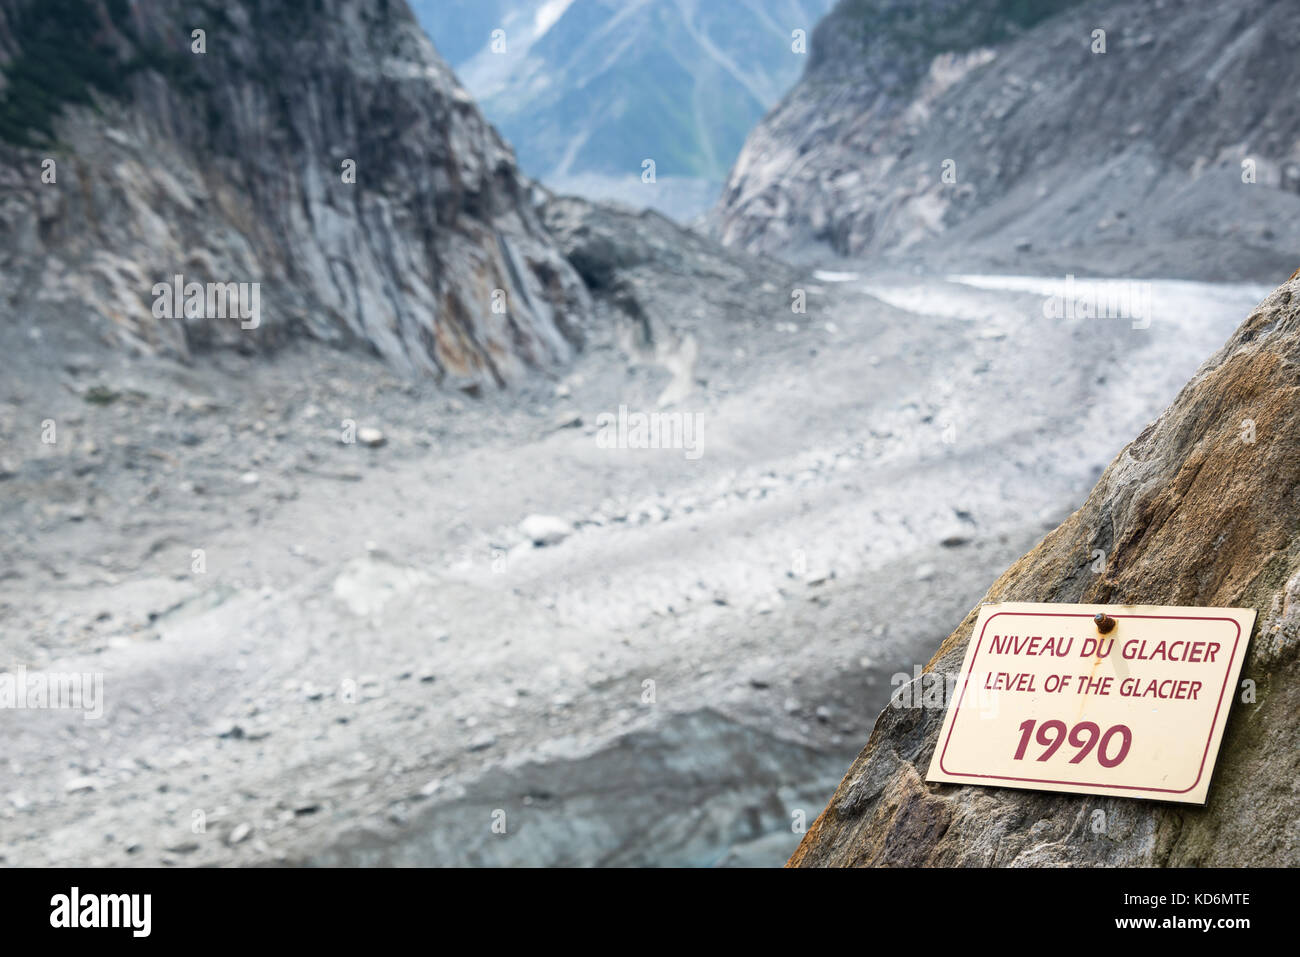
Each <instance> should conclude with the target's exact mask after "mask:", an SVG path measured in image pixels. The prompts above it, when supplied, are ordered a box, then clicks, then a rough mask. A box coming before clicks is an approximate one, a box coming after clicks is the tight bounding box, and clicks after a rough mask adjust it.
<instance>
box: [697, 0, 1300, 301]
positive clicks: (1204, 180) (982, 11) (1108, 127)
mask: <svg viewBox="0 0 1300 957" xmlns="http://www.w3.org/2000/svg"><path fill="white" fill-rule="evenodd" d="M1295 12H1296V11H1295V6H1294V4H1291V3H1285V2H1278V0H1243V2H1241V3H1234V4H1232V5H1231V6H1230V7H1227V8H1225V7H1224V6H1223V5H1222V4H1219V3H1214V2H1211V0H1179V2H1171V0H1163V2H1161V0H1157V2H1149V0H1142V2H1137V0H1093V2H1078V0H1055V2H1050V3H1021V2H1006V0H926V2H923V3H916V2H914V0H842V2H840V3H839V4H838V5H837V6H836V7H835V9H834V10H833V11H832V12H831V14H830V15H828V16H827V17H826V19H825V20H823V21H822V23H821V24H820V25H819V26H818V28H817V30H816V32H815V34H814V36H813V44H812V50H811V55H810V57H809V63H808V69H807V71H806V72H805V75H804V77H803V79H802V80H801V81H800V83H799V84H798V85H797V86H796V88H795V89H794V90H792V91H791V92H790V93H789V94H788V95H787V96H786V97H785V98H784V100H782V102H781V103H780V105H779V106H777V108H776V109H774V110H773V111H772V113H771V114H769V115H768V117H767V118H766V119H765V120H764V121H763V122H762V124H761V125H760V126H759V127H758V128H756V129H755V130H754V132H753V133H752V134H751V135H750V137H749V139H748V141H747V142H746V145H745V148H744V150H743V151H742V153H741V156H740V158H739V159H738V161H737V163H736V165H735V168H734V169H733V170H732V172H731V175H730V178H729V180H728V182H727V185H726V188H725V190H724V192H723V196H722V198H721V200H720V202H719V205H718V207H717V209H716V210H715V212H714V226H715V227H716V229H717V232H718V234H719V235H720V236H721V237H722V238H723V240H724V241H725V242H727V243H730V244H737V245H740V246H743V247H746V248H750V249H762V250H768V251H775V250H778V249H785V250H787V251H792V252H797V251H799V250H804V251H808V250H813V251H814V252H815V251H816V250H817V249H820V250H821V252H822V253H823V254H824V253H825V252H826V251H828V247H829V250H831V251H834V252H836V253H839V254H841V255H844V256H850V257H861V256H866V255H871V256H891V255H893V256H898V257H899V258H902V259H906V260H908V261H914V260H915V259H916V257H918V256H920V255H923V254H924V253H925V252H926V251H930V252H933V253H935V254H937V255H938V256H940V257H942V258H943V259H944V260H945V262H948V263H953V264H960V263H961V262H962V261H963V260H971V261H974V262H977V263H979V264H980V265H983V266H990V267H992V268H995V269H997V270H999V271H1007V270H1016V271H1019V272H1042V271H1044V269H1045V268H1047V269H1051V270H1056V269H1058V268H1060V267H1061V266H1062V265H1067V266H1071V267H1077V268H1080V269H1089V270H1092V271H1096V272H1104V273H1110V274H1115V273H1130V274H1131V273H1134V272H1136V273H1140V274H1144V275H1167V274H1170V273H1174V274H1179V275H1187V276H1195V277H1196V278H1198V279H1216V278H1229V277H1250V278H1260V279H1263V278H1268V277H1273V279H1274V281H1275V279H1276V276H1278V275H1279V274H1281V275H1286V274H1288V273H1289V272H1290V271H1291V269H1292V268H1294V263H1292V262H1291V259H1292V258H1293V256H1292V253H1293V251H1294V249H1295V248H1296V247H1297V245H1298V244H1300V216H1298V215H1297V214H1298V213H1300V108H1297V106H1296V104H1295V103H1294V101H1293V100H1292V98H1289V97H1286V96H1284V95H1279V94H1278V91H1280V90H1286V89H1290V88H1292V87H1293V86H1294V85H1295V83H1296V81H1297V79H1300V73H1298V72H1297V71H1300V66H1298V65H1300V56H1298V55H1297V54H1300V18H1297V17H1296V16H1295ZM1098 31H1101V32H1098ZM1103 50H1104V52H1103Z"/></svg>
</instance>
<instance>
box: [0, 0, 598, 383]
mask: <svg viewBox="0 0 1300 957" xmlns="http://www.w3.org/2000/svg"><path fill="white" fill-rule="evenodd" d="M200 30H201V31H203V32H202V34H201V35H200V34H196V33H195V31H200ZM0 76H2V77H3V79H2V80H0V184H2V188H0V196H2V197H3V198H2V199H0V237H3V238H2V239H0V301H4V302H5V303H6V308H7V310H8V311H9V312H10V313H11V314H12V315H15V316H17V317H18V318H19V319H22V317H23V316H27V317H28V320H29V321H36V320H33V319H32V318H31V317H32V315H34V314H35V313H36V312H39V311H40V309H41V307H47V309H46V311H47V312H48V311H50V310H54V311H57V313H59V314H61V315H66V316H68V317H69V318H78V319H85V320H86V321H90V322H94V323H97V324H99V325H100V326H102V328H103V331H104V334H105V337H107V338H110V339H111V340H112V341H114V342H115V343H127V344H129V345H131V346H133V347H135V348H137V349H139V350H141V351H147V352H161V353H166V354H172V355H179V356H188V355H190V354H192V353H193V352H194V351H196V350H201V349H203V348H208V347H212V346H218V345H225V346H238V347H241V348H245V349H264V348H270V347H275V346H277V345H280V344H283V343H284V342H286V341H287V340H289V339H291V338H293V337H294V336H299V335H308V336H312V337H315V338H318V339H322V340H326V341H331V342H337V343H339V344H341V345H349V344H353V345H358V346H360V347H362V348H367V349H371V350H374V351H376V352H378V353H379V354H381V355H382V356H383V357H384V358H385V359H387V360H388V361H389V362H391V363H392V364H393V365H394V366H395V367H397V368H399V369H402V370H406V371H409V372H411V373H414V374H427V375H432V376H435V377H437V378H439V379H441V380H443V381H446V382H447V383H449V384H452V385H463V386H468V387H472V386H479V385H483V384H487V385H491V384H497V385H500V384H503V383H506V382H508V381H510V380H511V379H512V378H513V377H515V376H517V375H519V374H521V373H522V372H523V371H524V370H527V369H528V368H533V367H546V366H549V365H552V364H556V363H560V362H563V361H565V360H566V359H567V358H569V357H570V356H571V354H572V352H573V350H574V349H575V348H576V347H577V346H578V345H579V344H580V343H581V341H582V338H583V330H584V324H585V323H586V321H587V319H588V316H589V308H590V302H589V300H588V297H587V294H586V290H585V289H584V287H583V285H582V282H581V280H580V279H579V277H578V275H577V273H576V272H575V271H574V270H573V269H572V268H571V267H570V266H569V265H568V263H567V262H566V261H565V259H564V257H563V256H562V255H561V254H560V252H559V251H558V249H557V248H556V246H555V244H554V242H553V241H552V240H551V239H550V237H549V236H548V234H547V233H546V231H545V230H544V229H543V228H542V226H541V224H540V222H539V220H538V217H537V214H536V211H535V210H534V208H533V205H532V194H531V186H530V184H529V183H528V182H527V180H526V179H524V178H523V177H522V176H521V175H520V174H519V172H518V170H517V168H516V164H515V160H514V156H513V154H512V153H511V151H510V150H509V148H508V147H507V146H506V145H505V144H504V143H503V142H502V141H501V139H500V138H499V137H498V136H497V134H496V133H495V131H494V130H493V129H492V128H491V127H490V126H489V125H488V124H487V123H486V122H485V121H484V119H483V117H482V116H481V115H480V114H479V112H478V110H477V108H476V107H475V105H474V104H473V102H472V101H471V100H470V97H469V96H468V94H466V93H465V91H464V90H463V89H462V88H461V86H460V85H459V84H458V83H457V81H456V79H455V77H454V76H453V75H452V73H451V71H450V69H448V67H447V66H446V65H445V64H444V63H443V62H442V61H441V60H440V58H439V57H438V55H437V53H436V52H435V51H434V48H433V46H432V44H431V43H430V41H429V40H428V38H427V37H426V36H425V34H424V33H423V31H422V30H421V29H420V27H419V26H418V24H417V23H416V22H415V20H414V18H413V17H412V16H411V14H410V11H409V10H408V9H407V7H406V4H405V3H404V2H402V0H318V2H312V3H305V2H293V0H244V2H229V3H228V2H221V3H201V4H182V3H179V2H175V0H139V2H134V3H129V4H128V3H126V2H124V0H0ZM47 161H49V162H47ZM43 174H44V175H43ZM353 174H354V180H355V181H352V180H353ZM176 276H181V277H183V282H184V283H185V284H188V283H190V282H196V283H199V284H201V285H203V286H204V287H205V288H206V287H207V284H209V283H214V284H216V283H220V284H226V283H259V284H260V286H259V293H260V302H259V303H258V305H259V308H260V316H259V321H258V322H257V323H256V328H241V326H240V324H239V323H237V322H233V321H230V320H229V319H219V318H216V317H214V316H211V315H208V314H206V313H205V314H204V315H203V316H201V317H190V318H178V317H176V316H175V315H172V316H167V315H165V313H166V311H167V310H166V309H165V308H164V309H158V308H156V306H157V303H158V299H159V295H158V293H156V291H155V287H156V285H157V284H159V283H174V281H175V280H174V277H176ZM172 311H173V313H174V310H172ZM160 312H161V313H164V314H163V315H161V316H160V315H159V313H160ZM245 325H252V324H250V323H246V324H245Z"/></svg>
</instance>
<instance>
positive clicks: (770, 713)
mask: <svg viewBox="0 0 1300 957" xmlns="http://www.w3.org/2000/svg"><path fill="white" fill-rule="evenodd" d="M807 285H808V288H807V291H808V296H809V298H808V302H809V305H808V311H807V313H806V314H791V315H790V316H789V320H788V321H786V322H777V323H767V324H764V325H763V326H762V327H761V328H758V329H746V330H738V331H737V332H736V334H735V335H733V336H730V337H719V338H717V339H704V340H703V341H702V348H701V355H700V360H699V362H698V363H697V364H696V366H695V368H694V369H693V373H692V374H691V375H690V376H688V380H689V382H688V384H689V386H690V394H689V395H687V396H686V397H685V398H683V399H681V400H680V401H679V402H677V403H676V404H674V405H673V406H672V407H671V408H670V409H668V410H667V411H682V412H687V413H691V414H698V416H699V418H698V420H697V421H698V422H699V424H700V427H701V429H702V431H701V433H700V438H701V439H702V445H701V447H700V451H701V453H702V454H700V455H699V457H698V458H692V457H689V456H688V455H686V454H685V451H686V450H683V449H680V448H676V449H629V448H608V447H602V446H603V445H608V443H605V442H602V441H598V438H599V435H598V429H597V417H598V416H599V415H601V414H602V413H616V412H617V410H618V408H619V406H620V405H626V406H628V408H629V409H632V410H639V411H646V412H653V411H661V410H659V408H658V407H657V405H656V399H657V397H658V396H659V395H660V394H661V393H662V392H663V390H664V388H665V387H666V385H667V383H668V381H669V379H670V375H669V373H667V372H666V371H665V370H663V369H661V368H657V367H654V366H653V365H647V364H642V363H638V362H637V361H635V357H629V356H628V355H626V354H624V353H623V352H622V351H621V350H620V349H619V347H618V345H617V344H616V341H615V338H614V337H613V336H612V335H611V336H610V337H608V341H597V342H594V343H593V344H592V347H591V348H590V349H589V350H588V351H587V352H586V353H585V355H584V357H583V358H582V360H581V361H580V362H579V364H578V365H577V366H576V367H574V368H573V369H571V370H569V371H568V373H567V374H566V375H565V376H564V378H563V380H562V381H561V380H558V379H557V380H552V381H542V380H541V379H540V377H539V379H538V380H537V381H534V382H531V383H527V384H525V385H524V386H522V387H521V388H520V390H519V391H517V392H514V393H511V394H509V395H505V396H498V397H488V398H484V399H471V398H467V397H466V398H449V397H448V396H446V395H444V394H440V393H438V392H436V391H435V390H433V389H431V388H429V387H427V386H424V385H411V384H409V383H404V382H402V381H400V380H397V379H395V378H393V377H392V376H391V374H389V373H388V372H386V371H385V370H384V369H383V368H382V367H380V366H378V365H377V364H375V363H374V362H373V361H371V360H368V359H358V358H357V357H356V356H347V355H343V354H340V353H337V352H333V351H330V350H328V349H325V348H323V347H314V346H298V347H295V348H294V349H292V350H290V351H287V352H284V353H282V354H280V355H279V356H277V357H276V358H275V359H273V360H266V359H252V358H246V357H241V356H238V355H235V354H229V353H227V354H220V355H215V356H206V357H202V358H201V359H200V360H199V361H197V362H196V363H195V364H193V365H182V364H179V363H172V362H167V361H164V360H160V359H134V360H127V359H123V358H121V357H119V356H117V355H116V354H115V353H113V352H111V351H109V350H107V349H104V348H103V347H101V346H100V345H98V344H97V343H95V342H93V341H92V340H90V339H88V338H87V339H84V340H76V341H62V340H61V341H51V340H50V339H49V338H48V335H52V334H47V337H42V336H41V335H40V334H39V331H38V330H39V329H40V327H39V326H33V327H31V328H29V327H27V326H25V325H23V324H20V323H16V322H15V323H10V324H8V325H9V328H7V329H5V330H4V332H3V334H2V335H3V337H4V338H3V339H2V340H0V348H2V349H3V350H4V354H5V356H6V358H5V359H4V363H5V373H4V381H3V382H2V383H0V390H2V391H0V442H2V443H3V444H0V475H2V476H3V478H0V536H2V540H3V542H4V545H3V548H2V555H3V558H2V559H0V622H2V624H0V632H2V634H0V653H2V654H3V660H4V662H5V663H6V667H8V668H9V670H10V671H13V670H14V669H16V668H17V667H18V666H20V665H22V666H25V667H26V668H27V669H28V672H29V673H30V672H44V673H88V674H98V675H102V676H103V703H104V713H103V716H102V718H99V719H95V720H87V719H86V717H85V716H84V715H83V714H82V713H80V712H77V711H71V710H24V709H15V710H3V711H0V734H3V737H4V740H5V744H6V746H5V748H4V754H3V760H0V855H2V862H3V863H5V864H9V865H46V864H90V865H104V864H113V865H125V864H132V863H138V864H146V865H153V864H158V863H170V864H176V865H195V864H253V863H296V862H304V863H346V864H351V863H397V864H437V865H441V864H536V865H546V864H562V863H567V864H689V865H712V864H763V865H775V864H780V863H781V862H783V860H784V859H785V857H786V856H787V855H788V854H789V853H790V851H791V850H792V849H793V847H794V845H795V844H796V843H797V842H798V839H799V833H797V830H798V825H799V823H800V822H801V821H806V822H807V823H811V821H812V819H813V818H814V817H815V816H816V815H817V814H818V813H819V812H820V811H821V809H822V807H823V805H824V803H825V801H826V799H827V797H828V796H829V795H830V793H831V792H832V790H833V789H834V787H835V785H836V783H837V782H838V779H839V777H840V775H841V774H842V773H843V771H844V769H845V768H846V767H847V766H848V764H849V762H850V760H851V759H852V757H853V755H854V754H856V753H857V751H858V750H859V749H860V748H861V747H862V745H863V744H865V742H866V739H867V736H868V735H869V733H870V730H871V727H872V724H873V722H874V720H875V717H876V714H877V713H878V712H879V710H880V709H881V708H882V707H884V706H886V703H887V701H888V696H889V693H890V691H891V678H892V676H894V675H895V674H898V673H905V674H906V675H907V676H908V677H909V678H910V677H911V675H912V673H913V669H914V668H915V667H916V666H919V665H922V664H924V662H925V661H926V660H927V659H928V658H929V656H930V654H931V652H932V651H933V650H934V649H935V648H936V647H937V646H938V644H939V642H940V641H941V640H942V639H943V638H944V637H946V636H947V635H948V633H949V632H950V630H951V629H952V627H953V626H954V625H955V624H956V623H957V622H958V621H959V620H960V619H961V617H962V616H963V615H964V614H965V612H966V611H967V610H968V609H969V608H970V606H971V605H972V604H973V603H974V602H975V601H977V600H978V599H979V597H980V596H981V595H982V594H983V593H984V591H985V589H986V588H987V586H988V584H989V583H990V582H991V581H992V580H993V578H994V577H995V576H996V575H997V574H998V573H999V572H1000V571H1001V570H1002V569H1004V568H1005V567H1006V566H1007V565H1008V564H1009V563H1010V562H1011V561H1013V560H1014V559H1015V558H1016V557H1018V556H1019V555H1020V554H1022V553H1023V552H1024V551H1025V550H1027V549H1028V548H1029V547H1030V546H1032V544H1033V543H1034V542H1035V541H1036V540H1037V539H1038V538H1039V537H1041V535H1042V534H1043V533H1044V532H1045V531H1046V530H1047V529H1048V528H1050V527H1054V526H1055V525H1056V524H1057V523H1058V522H1059V521H1060V520H1061V519H1062V518H1063V517H1064V516H1065V515H1066V514H1068V513H1069V512H1070V511H1071V510H1072V509H1073V508H1074V507H1075V506H1076V505H1077V504H1078V503H1080V502H1081V501H1082V500H1083V498H1084V496H1085V494H1086V492H1087V490H1088V489H1089V488H1090V487H1091V485H1092V483H1093V482H1094V481H1095V480H1096V478H1097V477H1098V476H1099V475H1100V472H1101V470H1102V468H1103V467H1104V466H1105V465H1106V464H1107V463H1108V462H1109V461H1110V459H1111V458H1112V457H1113V456H1114V455H1115V454H1116V453H1117V452H1118V451H1119V450H1120V449H1121V448H1122V447H1123V445H1124V444H1125V443H1126V442H1127V441H1128V440H1129V439H1131V438H1132V437H1134V436H1135V435H1137V434H1138V433H1139V432H1140V431H1141V430H1142V428H1143V427H1144V426H1145V424H1146V423H1147V422H1148V421H1150V420H1151V419H1152V418H1153V417H1154V416H1156V415H1157V414H1158V413H1159V412H1160V411H1161V410H1162V409H1163V408H1164V406H1165V405H1166V404H1167V403H1168V402H1169V401H1170V400H1171V399H1172V398H1173V397H1174V395H1175V394H1176V393H1177V390H1178V389H1179V388H1180V387H1181V386H1182V384H1183V383H1184V382H1185V381H1186V380H1187V379H1188V378H1189V377H1190V375H1191V374H1192V373H1193V372H1194V371H1195V369H1196V367H1197V366H1198V365H1199V364H1200V362H1201V361H1202V360H1204V359H1205V358H1206V357H1208V356H1209V355H1210V354H1211V353H1212V352H1213V351H1214V350H1215V349H1216V348H1218V346H1219V345H1221V344H1222V342H1223V341H1224V340H1225V339H1226V337H1227V336H1228V334H1229V333H1230V332H1231V331H1232V329H1234V328H1235V327H1236V326H1237V325H1238V323H1239V322H1240V321H1241V320H1242V319H1243V318H1244V317H1245V316H1246V314H1247V313H1248V311H1249V310H1250V309H1251V308H1252V307H1253V306H1254V304H1255V303H1256V302H1257V301H1258V300H1259V299H1260V298H1261V297H1262V296H1263V295H1264V293H1265V292H1266V291H1267V290H1265V289H1263V288H1256V287H1249V286H1228V285H1207V284H1198V283H1189V282H1156V283H1153V284H1152V286H1151V288H1150V290H1149V291H1150V293H1151V302H1152V303H1153V304H1154V305H1153V315H1152V316H1151V317H1150V318H1151V321H1150V323H1149V325H1148V326H1146V327H1144V328H1135V325H1137V326H1141V323H1134V322H1131V321H1129V320H1128V319H1126V318H1117V319H1095V318H1094V319H1088V318H1072V319H1071V318H1047V317H1045V315H1044V310H1043V303H1044V298H1045V297H1051V296H1055V295H1059V294H1060V293H1059V291H1058V290H1056V288H1055V287H1054V286H1052V285H1050V284H1048V285H1044V284H1043V283H1042V282H1040V281H1027V280H1015V281H1012V280H1004V279H998V280H992V279H989V278H987V277H985V278H979V277H963V279H962V281H954V280H951V279H949V278H943V277H919V276H903V275H870V274H859V273H856V272H850V271H845V270H840V271H838V272H822V273H820V274H817V275H813V276H810V277H809V281H808V284H807ZM779 294H780V296H781V297H783V298H784V300H785V301H786V302H788V301H789V299H788V293H787V292H786V291H784V290H782V291H780V293H779ZM787 311H788V310H787ZM34 330H35V331H34ZM742 333H743V334H742ZM49 421H52V422H53V423H54V425H55V428H56V433H57V437H56V440H55V441H54V442H53V443H46V442H42V435H43V434H44V433H45V432H46V431H48V430H47V428H46V423H47V422H49ZM348 421H351V422H355V423H356V425H357V426H358V428H367V427H368V428H378V429H380V430H382V432H383V434H384V442H383V444H382V445H378V446H376V447H368V446H367V445H366V444H364V443H363V442H356V443H351V444H345V443H343V442H341V441H340V436H341V435H342V434H343V431H344V429H345V428H347V424H346V423H347V422H348ZM530 514H542V515H548V516H555V517H557V518H559V519H562V520H563V521H564V522H565V523H567V524H568V526H569V527H570V532H569V534H567V536H566V537H563V539H562V540H559V541H556V542H554V543H552V544H549V545H547V546H545V547H538V546H536V545H534V544H533V543H532V542H530V541H528V540H527V539H526V538H525V536H524V535H523V534H522V533H521V532H520V530H519V525H520V522H521V521H522V520H523V519H525V518H526V517H527V516H529V515H530ZM557 537H558V536H557Z"/></svg>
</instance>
